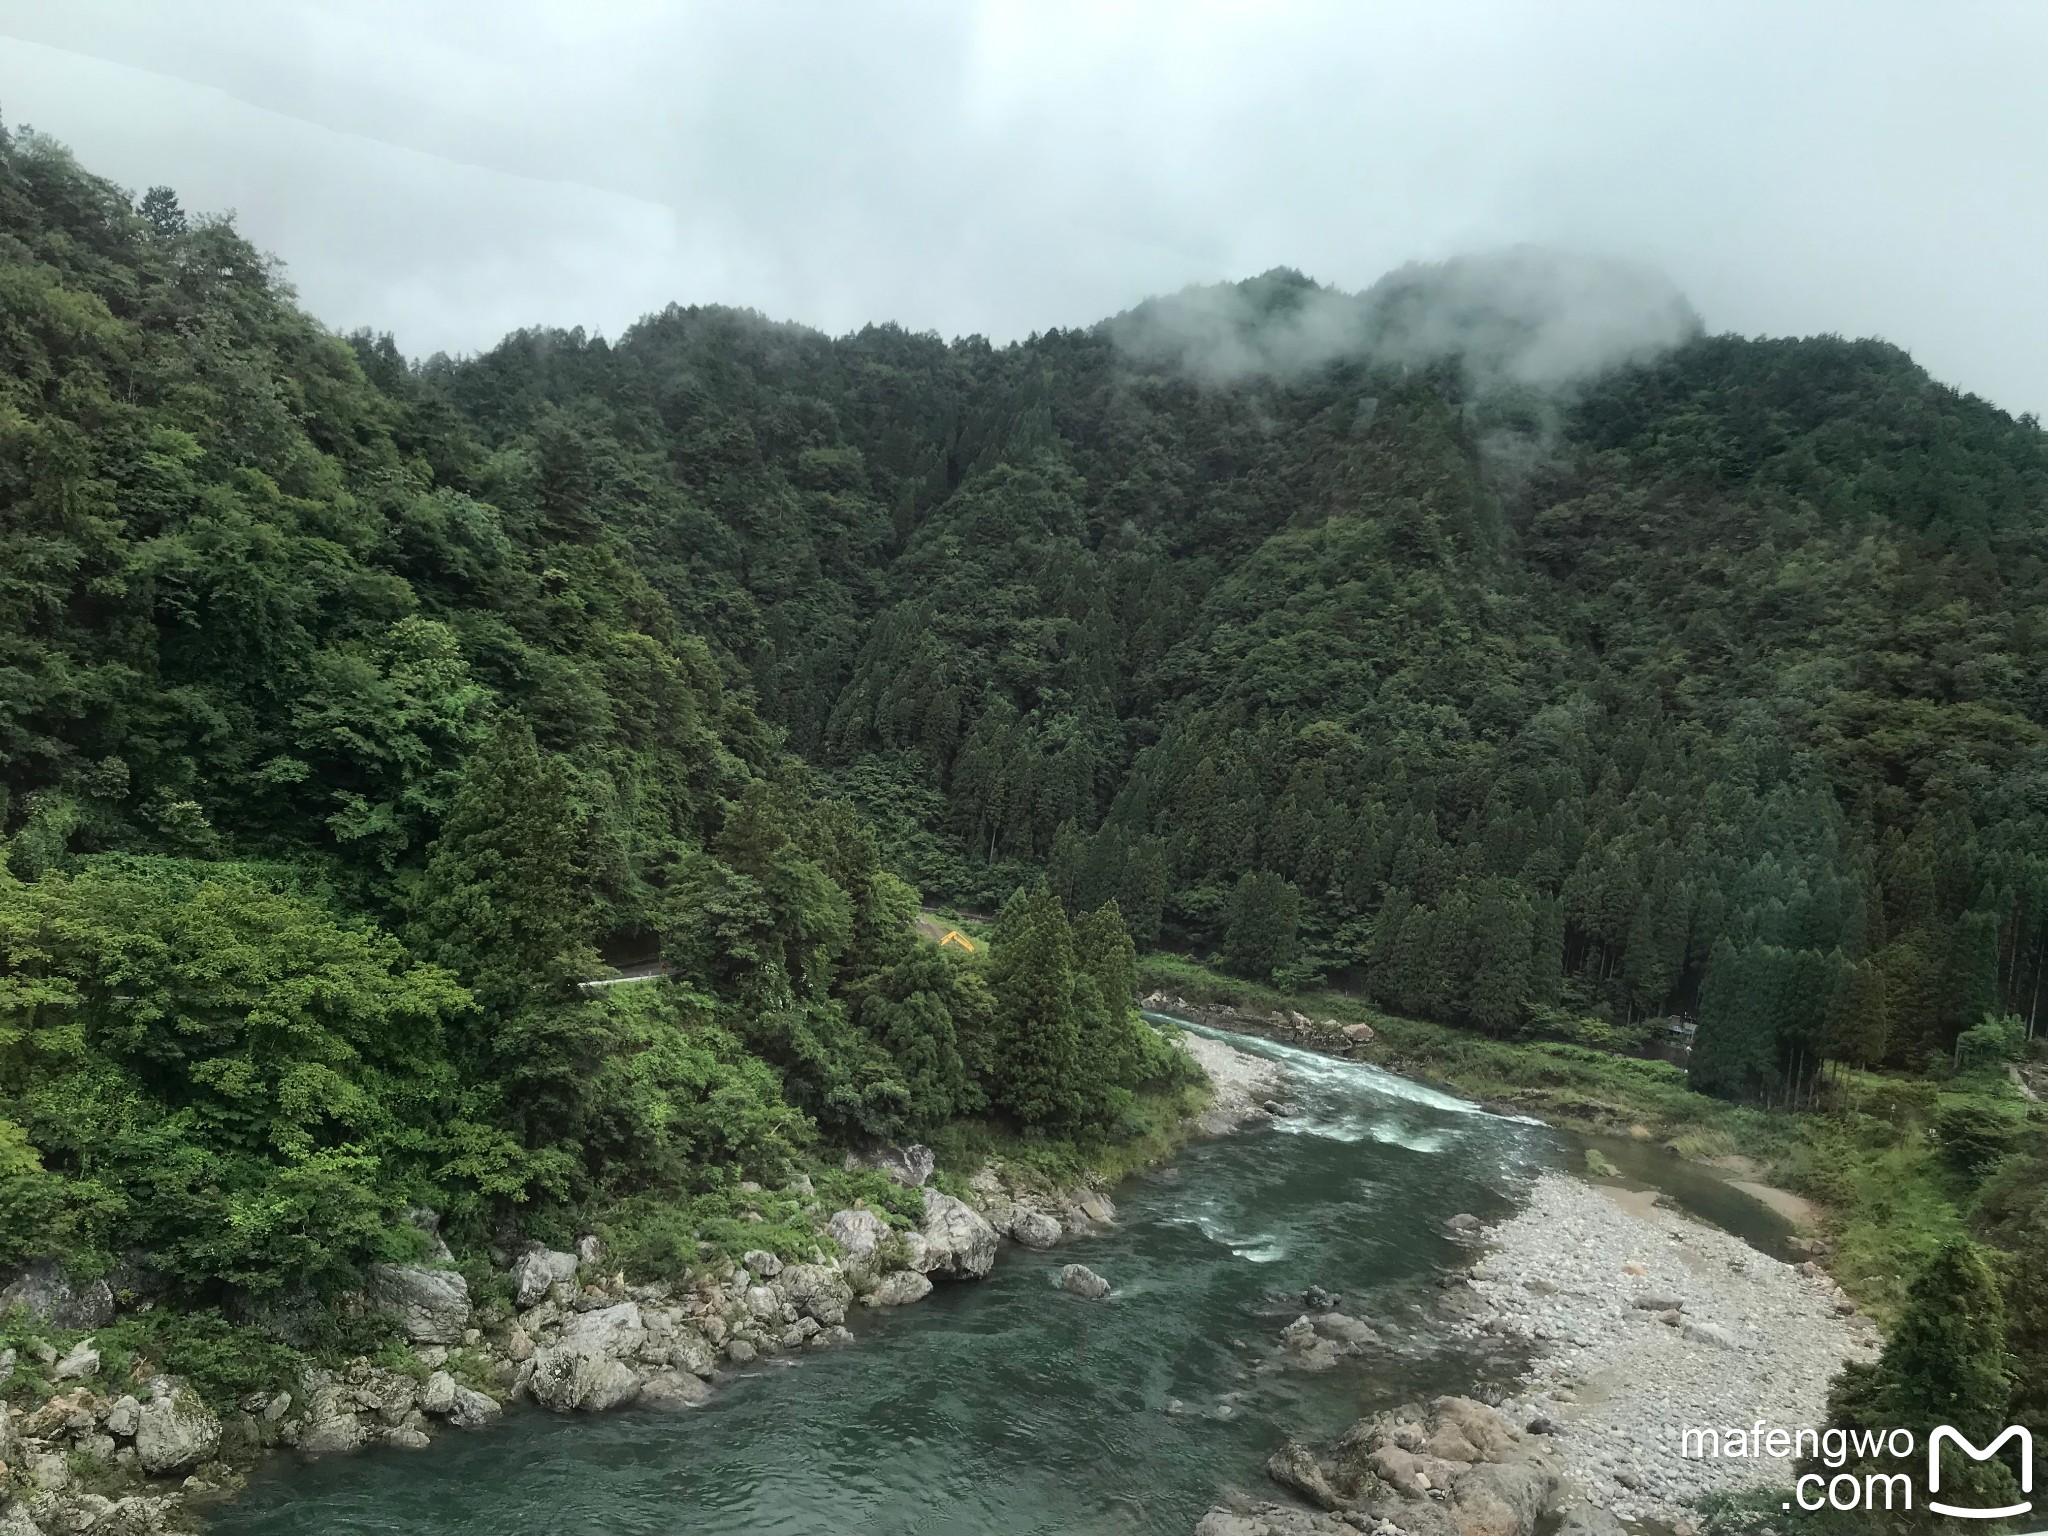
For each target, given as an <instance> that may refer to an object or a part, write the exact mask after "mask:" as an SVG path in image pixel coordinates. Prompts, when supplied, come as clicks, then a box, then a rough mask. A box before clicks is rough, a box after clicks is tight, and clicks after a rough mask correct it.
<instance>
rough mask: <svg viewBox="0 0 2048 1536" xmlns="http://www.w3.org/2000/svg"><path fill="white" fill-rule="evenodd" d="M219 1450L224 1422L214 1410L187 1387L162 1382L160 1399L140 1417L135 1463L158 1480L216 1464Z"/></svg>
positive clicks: (154, 1399)
mask: <svg viewBox="0 0 2048 1536" xmlns="http://www.w3.org/2000/svg"><path fill="white" fill-rule="evenodd" d="M219 1449H220V1420H219V1419H218V1418H216V1417H215V1416H214V1412H213V1410H212V1409H211V1408H209V1407H207V1406H206V1404H205V1403H204V1402H202V1401H201V1400H200V1397H199V1394H198V1393H197V1392H194V1391H193V1390H192V1389H191V1388H190V1387H188V1386H185V1385H184V1384H183V1383H181V1382H177V1381H172V1380H170V1379H168V1378H166V1379H163V1380H160V1381H159V1382H158V1383H157V1387H156V1395H155V1396H154V1397H152V1398H151V1399H150V1400H149V1401H148V1402H146V1403H144V1404H143V1405H142V1411H141V1413H139V1414H138V1415H136V1421H135V1459H136V1461H137V1463H138V1464H139V1465H140V1466H141V1468H142V1470H143V1471H145V1472H148V1473H151V1474H152V1475H157V1476H160V1475H162V1474H163V1473H166V1472H185V1471H189V1470H191V1469H192V1468H193V1467H196V1466H198V1465H199V1464H200V1463H201V1462H202V1461H211V1460H213V1456H214V1453H215V1452H216V1451H218V1450H219Z"/></svg>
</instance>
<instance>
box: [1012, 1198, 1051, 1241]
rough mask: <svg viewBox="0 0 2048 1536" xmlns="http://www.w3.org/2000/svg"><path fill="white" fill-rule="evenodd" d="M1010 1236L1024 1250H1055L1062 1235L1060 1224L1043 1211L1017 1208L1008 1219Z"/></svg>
mask: <svg viewBox="0 0 2048 1536" xmlns="http://www.w3.org/2000/svg"><path fill="white" fill-rule="evenodd" d="M1010 1236H1011V1237H1013V1238H1015V1239H1016V1240H1017V1241H1018V1242H1020V1243H1022V1244H1023V1245H1024V1246H1025V1247H1026V1248H1056V1247H1058V1246H1059V1241H1060V1238H1061V1236H1062V1233H1061V1230H1060V1224H1059V1223H1058V1222H1057V1221H1055V1220H1054V1219H1053V1218H1052V1217H1050V1216H1048V1215H1046V1214H1045V1213H1044V1212H1043V1211H1033V1210H1027V1209H1025V1208H1024V1207H1022V1206H1019V1207H1018V1208H1017V1213H1016V1214H1015V1215H1014V1216H1012V1217H1011V1218H1010Z"/></svg>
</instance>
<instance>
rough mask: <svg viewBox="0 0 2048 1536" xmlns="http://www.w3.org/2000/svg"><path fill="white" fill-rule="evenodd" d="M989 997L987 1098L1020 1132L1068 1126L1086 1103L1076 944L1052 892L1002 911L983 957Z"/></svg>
mask: <svg viewBox="0 0 2048 1536" xmlns="http://www.w3.org/2000/svg"><path fill="white" fill-rule="evenodd" d="M989 987H990V990H991V991H993V992H994V993H995V1004H996V1017H995V1040H994V1042H993V1051H992V1054H993V1056H994V1059H995V1080H994V1082H992V1083H991V1084H990V1085H989V1086H990V1094H989V1096H990V1098H991V1099H993V1100H994V1101H995V1102H996V1104H997V1105H999V1106H1000V1107H1001V1108H1004V1109H1007V1110H1008V1111H1009V1112H1010V1113H1011V1114H1013V1115H1015V1116H1016V1117H1017V1118H1018V1119H1019V1120H1021V1121H1023V1122H1024V1123H1025V1124H1026V1125H1048V1124H1050V1125H1063V1124H1071V1123H1073V1122H1074V1121H1075V1120H1077V1119H1079V1118H1080V1115H1081V1113H1082V1110H1083V1108H1084V1106H1085V1103H1086V1094H1085V1093H1084V1092H1083V1082H1084V1072H1085V1065H1084V1063H1083V1060H1082V1049H1081V1027H1080V1021H1079V1020H1078V1019H1077V1018H1076V1016H1075V1012H1074V941H1073V935H1072V933H1071V932H1070V930H1069V929H1068V927H1067V915H1066V913H1065V912H1063V911H1062V910H1061V909H1060V903H1059V898H1058V897H1057V896H1055V895H1053V893H1052V887H1051V886H1049V885H1047V884H1046V883H1045V882H1043V881H1040V882H1039V883H1038V884H1037V885H1035V886H1033V887H1032V888H1031V889H1030V890H1029V891H1024V892H1019V893H1018V894H1017V895H1015V896H1013V897H1011V898H1010V900H1009V901H1008V902H1007V903H1006V904H1005V905H1004V907H1003V910H1002V914H1001V915H1000V917H999V918H998V919H997V923H996V933H995V938H994V941H993V943H992V946H991V953H990V956H989Z"/></svg>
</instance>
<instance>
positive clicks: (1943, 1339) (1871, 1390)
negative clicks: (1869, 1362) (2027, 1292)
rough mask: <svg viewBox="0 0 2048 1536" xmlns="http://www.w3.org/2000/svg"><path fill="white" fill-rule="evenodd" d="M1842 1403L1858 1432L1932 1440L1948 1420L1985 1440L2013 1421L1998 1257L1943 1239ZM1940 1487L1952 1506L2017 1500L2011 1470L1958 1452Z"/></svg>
mask: <svg viewBox="0 0 2048 1536" xmlns="http://www.w3.org/2000/svg"><path fill="white" fill-rule="evenodd" d="M1845 1386H1847V1387H1848V1388H1850V1390H1849V1391H1848V1392H1846V1393H1845V1394H1842V1395H1841V1397H1840V1399H1838V1401H1837V1402H1836V1403H1835V1404H1834V1407H1835V1409H1836V1411H1837V1416H1838V1422H1841V1423H1842V1427H1844V1428H1849V1429H1856V1428H1869V1429H1877V1428H1883V1429H1887V1430H1889V1429H1907V1430H1911V1431H1912V1432H1913V1434H1914V1436H1915V1439H1916V1440H1917V1442H1918V1443H1919V1444H1922V1445H1925V1444H1926V1443H1927V1439H1928V1436H1929V1434H1930V1433H1931V1432H1932V1430H1933V1429H1934V1428H1935V1426H1936V1425H1940V1424H1948V1425H1952V1426H1953V1427H1954V1428H1956V1429H1957V1430H1959V1431H1961V1432H1962V1434H1963V1435H1964V1436H1966V1437H1967V1438H1968V1439H1969V1440H1970V1441H1972V1442H1973V1443H1974V1444H1977V1445H1986V1444H1989V1443H1990V1441H1991V1440H1992V1439H1993V1438H1994V1437H1995V1436H1996V1435H1998V1434H1999V1433H2000V1432H2001V1431H2002V1430H2003V1429H2004V1428H2005V1426H2006V1424H2007V1423H2008V1422H2010V1421H2009V1418H2008V1413H2009V1410H2010V1406H2011V1397H2012V1387H2013V1378H2012V1373H2011V1369H2010V1363H2009V1361H2008V1358H2007V1355H2006V1315H2005V1300H2004V1293H2003V1287H2002V1285H2001V1283H2000V1280H1999V1276H1998V1272H1997V1270H1996V1269H1995V1268H1994V1267H1993V1264H1992V1260H1991V1255H1990V1254H1989V1253H1987V1252H1986V1250H1984V1249H1983V1248H1981V1247H1979V1246H1978V1245H1977V1244H1975V1243H1973V1242H1971V1241H1970V1240H1969V1239H1967V1238H1955V1239H1953V1240H1951V1241H1949V1242H1947V1243H1945V1244H1943V1245H1942V1247H1941V1248H1940V1250H1939V1251H1938V1252H1936V1254H1935V1255H1934V1257H1933V1258H1932V1259H1931V1260H1929V1261H1928V1264H1927V1266H1926V1267H1925V1268H1924V1269H1922V1270H1921V1272H1920V1274H1919V1276H1918V1277H1917V1278H1916V1279H1915V1280H1914V1281H1913V1284H1912V1287H1911V1289H1910V1290H1909V1291H1908V1292H1907V1295H1906V1310H1905V1313H1904V1315H1903V1316H1901V1317H1900V1319H1899V1325H1898V1327H1897V1329H1895V1330H1894V1331H1893V1333H1892V1336H1891V1339H1890V1340H1889V1341H1888V1342H1887V1343H1886V1345H1885V1349H1884V1354H1883V1355H1882V1357H1880V1359H1879V1360H1878V1362H1877V1365H1876V1368H1875V1370H1874V1372H1872V1373H1871V1374H1870V1375H1868V1376H1867V1377H1863V1376H1859V1377H1856V1378H1853V1379H1851V1380H1850V1381H1848V1382H1846V1383H1845ZM1941 1486H1942V1492H1943V1494H1944V1496H1946V1497H1947V1498H1948V1499H1949V1502H1951V1503H1956V1504H1971V1503H1977V1504H1983V1505H1999V1504H2006V1503H2010V1502H2013V1490H2014V1487H2015V1483H2014V1478H2013V1474H2012V1472H2011V1470H2010V1469H2009V1468H2007V1467H2006V1466H2005V1464H2004V1463H2003V1462H1998V1461H1992V1462H1977V1461H1972V1460H1970V1459H1968V1458H1967V1457H1963V1456H1959V1455H1956V1454H1954V1452H1953V1451H1951V1452H1950V1453H1949V1454H1948V1455H1947V1456H1945V1457H1944V1459H1943V1462H1942V1470H1941Z"/></svg>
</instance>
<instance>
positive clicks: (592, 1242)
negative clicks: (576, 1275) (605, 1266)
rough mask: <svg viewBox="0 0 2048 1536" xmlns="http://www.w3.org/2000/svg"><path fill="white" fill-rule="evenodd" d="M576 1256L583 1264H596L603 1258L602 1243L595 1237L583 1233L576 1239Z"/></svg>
mask: <svg viewBox="0 0 2048 1536" xmlns="http://www.w3.org/2000/svg"><path fill="white" fill-rule="evenodd" d="M576 1257H577V1259H578V1260H579V1261H581V1262H582V1263H585V1264H597V1263H601V1262H603V1260H604V1244H603V1243H602V1242H600V1241H598V1239H597V1238H595V1237H592V1236H590V1235H588V1234H585V1235H584V1236H582V1237H579V1238H577V1239H576Z"/></svg>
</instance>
